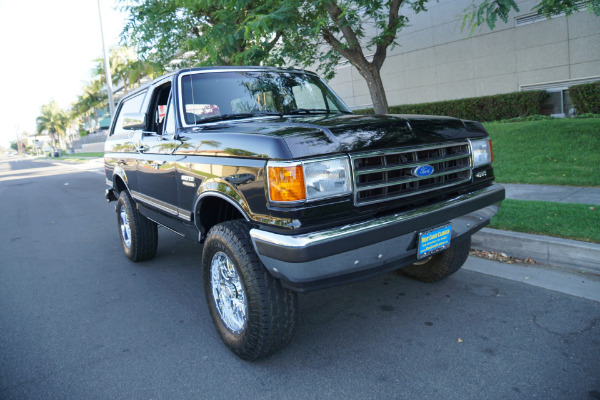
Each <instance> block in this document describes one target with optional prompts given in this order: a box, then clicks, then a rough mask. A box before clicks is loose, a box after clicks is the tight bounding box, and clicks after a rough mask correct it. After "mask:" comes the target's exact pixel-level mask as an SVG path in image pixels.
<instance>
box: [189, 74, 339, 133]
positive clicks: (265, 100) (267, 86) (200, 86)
mask: <svg viewBox="0 0 600 400" xmlns="http://www.w3.org/2000/svg"><path fill="white" fill-rule="evenodd" d="M181 83H182V84H181V89H182V96H183V114H184V118H185V122H186V123H187V124H194V123H196V122H199V123H201V122H202V120H203V119H205V118H209V117H217V116H222V115H235V114H246V113H281V114H284V115H285V114H294V113H298V112H304V113H306V112H307V111H306V110H312V112H327V113H338V112H350V111H349V109H348V108H347V107H346V105H345V104H343V103H342V102H341V101H340V100H339V99H338V98H337V96H335V95H334V94H333V93H332V92H331V91H330V90H329V88H328V87H327V86H326V85H324V84H323V82H321V80H320V79H318V78H316V77H314V76H312V75H307V74H302V73H293V72H289V73H287V72H282V73H275V72H260V71H251V72H209V73H196V74H192V75H185V76H183V77H182V79H181Z"/></svg>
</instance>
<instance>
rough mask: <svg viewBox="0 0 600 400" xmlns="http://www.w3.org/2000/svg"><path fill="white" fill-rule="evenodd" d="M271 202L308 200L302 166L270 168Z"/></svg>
mask: <svg viewBox="0 0 600 400" xmlns="http://www.w3.org/2000/svg"><path fill="white" fill-rule="evenodd" d="M268 170H269V197H270V198H271V201H301V200H306V188H305V187H304V172H303V170H302V165H288V166H269V168H268Z"/></svg>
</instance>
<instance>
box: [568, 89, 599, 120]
mask: <svg viewBox="0 0 600 400" xmlns="http://www.w3.org/2000/svg"><path fill="white" fill-rule="evenodd" d="M569 94H570V95H571V101H572V102H573V105H574V106H575V109H576V110H577V113H578V114H587V113H593V114H598V113H600V82H594V83H584V84H583V85H575V86H571V87H570V88H569Z"/></svg>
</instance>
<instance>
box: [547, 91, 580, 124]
mask: <svg viewBox="0 0 600 400" xmlns="http://www.w3.org/2000/svg"><path fill="white" fill-rule="evenodd" d="M547 92H548V98H547V99H546V101H545V102H544V105H543V107H544V108H543V110H544V113H545V114H548V115H552V116H553V117H559V118H562V117H568V116H570V114H571V113H572V110H571V109H572V108H573V103H572V102H571V96H570V95H569V90H568V88H557V89H548V90H547Z"/></svg>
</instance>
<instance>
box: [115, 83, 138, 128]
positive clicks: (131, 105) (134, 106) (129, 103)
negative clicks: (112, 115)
mask: <svg viewBox="0 0 600 400" xmlns="http://www.w3.org/2000/svg"><path fill="white" fill-rule="evenodd" d="M143 100H144V92H142V93H140V94H138V95H137V96H135V97H132V98H130V99H127V100H125V101H124V102H123V105H122V106H121V108H120V109H119V116H118V117H117V123H116V124H115V130H114V132H113V134H117V135H118V134H120V133H127V131H126V130H124V129H123V119H124V116H125V114H131V113H139V112H140V108H141V107H142V101H143Z"/></svg>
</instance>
